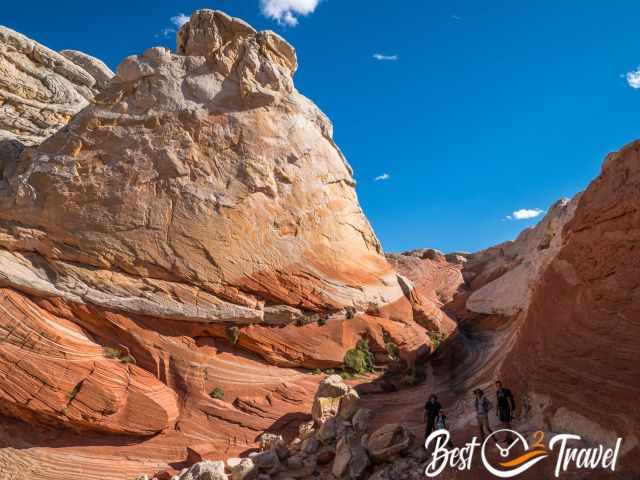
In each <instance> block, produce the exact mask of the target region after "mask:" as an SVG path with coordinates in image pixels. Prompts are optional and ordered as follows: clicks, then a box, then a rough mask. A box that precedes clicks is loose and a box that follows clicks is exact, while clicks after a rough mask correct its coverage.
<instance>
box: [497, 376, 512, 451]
mask: <svg viewBox="0 0 640 480" xmlns="http://www.w3.org/2000/svg"><path fill="white" fill-rule="evenodd" d="M496 405H497V409H496V416H497V417H498V420H500V423H501V424H502V428H506V429H509V430H511V420H513V412H514V411H515V409H516V402H515V400H514V399H513V394H512V393H511V390H509V389H508V388H504V387H503V386H502V382H501V381H500V380H498V381H497V382H496ZM512 439H513V437H512V436H511V433H507V435H506V436H505V440H504V441H505V442H510V441H511V440H512Z"/></svg>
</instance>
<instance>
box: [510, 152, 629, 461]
mask: <svg viewBox="0 0 640 480" xmlns="http://www.w3.org/2000/svg"><path fill="white" fill-rule="evenodd" d="M639 150H640V144H639V143H638V142H634V143H631V144H629V145H627V146H625V147H624V148H622V149H621V150H620V151H619V152H615V153H613V154H611V155H609V156H608V157H607V159H606V160H605V162H604V164H603V167H602V171H601V173H600V175H599V176H598V177H597V178H596V179H595V180H594V181H593V182H591V184H590V185H589V187H588V188H587V189H586V190H585V191H584V193H583V194H582V195H581V196H580V198H579V200H578V202H577V205H576V207H575V213H574V214H573V218H572V219H571V220H570V221H569V222H568V223H567V224H566V225H565V226H564V228H563V230H562V238H563V242H562V244H561V246H560V247H559V249H558V252H557V254H556V255H555V257H554V258H553V260H551V262H550V263H549V266H548V267H547V268H546V270H545V271H544V273H543V274H542V275H541V277H540V279H539V281H538V286H537V288H536V289H535V291H534V293H533V295H532V297H531V304H530V306H529V308H528V312H527V314H526V317H525V319H524V322H523V327H522V329H521V331H520V334H519V339H518V342H517V343H516V344H515V346H514V348H513V350H512V351H511V353H510V355H509V356H508V357H507V359H506V361H505V367H504V371H505V374H507V375H508V376H509V378H512V379H513V381H514V382H518V384H519V385H521V386H522V388H523V389H525V388H526V390H527V391H529V392H531V395H532V397H533V398H536V397H540V398H546V399H547V401H544V402H540V404H539V405H536V403H535V402H531V406H532V414H534V413H537V414H540V415H544V416H545V417H546V418H547V419H548V421H549V422H550V426H551V428H553V429H557V430H562V429H566V428H569V427H570V426H571V425H573V428H575V429H576V430H577V431H578V432H579V433H581V434H583V435H584V436H585V437H587V438H590V439H593V440H598V441H603V439H604V440H606V441H608V442H611V440H612V439H614V440H615V438H616V437H617V436H621V437H624V438H625V442H626V447H625V449H626V452H628V451H629V450H632V449H634V448H635V449H636V452H637V451H638V433H637V432H638V428H639V426H640V415H639V414H638V411H637V409H634V408H632V407H631V405H632V404H633V402H634V398H636V397H637V395H638V392H639V390H638V389H639V388H640V383H639V380H638V379H640V367H639V365H640V364H639V363H638V361H637V360H638V339H639V338H640V324H639V323H638V319H640V274H639V272H640V255H639V254H638V247H639V246H640V209H639V208H638V207H639V205H640V156H639ZM626 458H627V460H626V462H627V463H626V466H627V467H628V468H629V467H630V466H631V465H635V468H636V470H635V471H636V472H637V471H638V470H640V463H638V460H637V458H638V457H637V455H635V456H634V455H628V456H627V457H626ZM630 471H631V470H630Z"/></svg>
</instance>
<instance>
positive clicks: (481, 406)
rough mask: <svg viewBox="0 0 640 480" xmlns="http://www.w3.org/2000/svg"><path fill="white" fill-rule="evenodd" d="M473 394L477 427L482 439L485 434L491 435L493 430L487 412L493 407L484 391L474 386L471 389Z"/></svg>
mask: <svg viewBox="0 0 640 480" xmlns="http://www.w3.org/2000/svg"><path fill="white" fill-rule="evenodd" d="M473 394H474V396H475V400H474V407H475V409H476V418H477V419H478V429H479V431H480V438H481V440H482V441H484V439H485V437H486V436H487V435H491V434H492V433H493V430H491V427H490V426H489V412H490V411H491V409H492V408H493V405H492V404H491V402H490V401H489V399H488V398H487V397H485V396H484V392H483V391H482V390H481V389H479V388H476V389H475V390H474V391H473Z"/></svg>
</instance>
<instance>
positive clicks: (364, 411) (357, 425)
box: [351, 408, 372, 433]
mask: <svg viewBox="0 0 640 480" xmlns="http://www.w3.org/2000/svg"><path fill="white" fill-rule="evenodd" d="M371 417H372V412H371V410H369V409H368V408H360V409H358V411H357V412H356V413H355V415H354V416H353V419H352V420H351V424H352V425H353V429H354V430H355V431H356V432H359V433H365V432H366V431H367V429H368V428H369V423H370V422H371Z"/></svg>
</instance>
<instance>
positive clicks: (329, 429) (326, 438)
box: [316, 417, 338, 445]
mask: <svg viewBox="0 0 640 480" xmlns="http://www.w3.org/2000/svg"><path fill="white" fill-rule="evenodd" d="M337 434H338V421H337V420H336V417H329V418H327V419H326V420H325V421H324V422H323V423H322V425H320V428H319V429H318V433H316V438H317V439H318V440H319V441H320V443H322V444H325V445H326V444H329V443H331V442H333V441H334V440H335V439H336V436H337Z"/></svg>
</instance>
